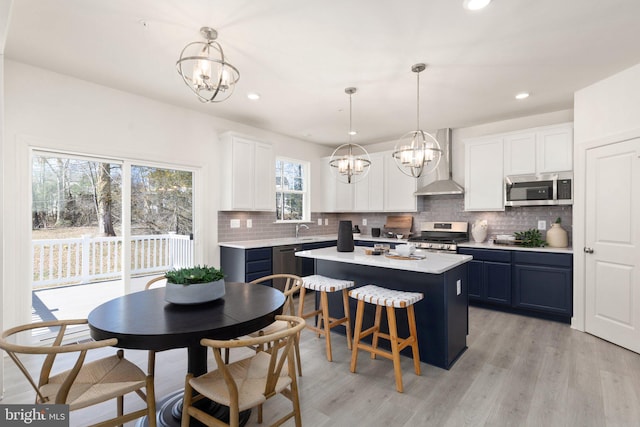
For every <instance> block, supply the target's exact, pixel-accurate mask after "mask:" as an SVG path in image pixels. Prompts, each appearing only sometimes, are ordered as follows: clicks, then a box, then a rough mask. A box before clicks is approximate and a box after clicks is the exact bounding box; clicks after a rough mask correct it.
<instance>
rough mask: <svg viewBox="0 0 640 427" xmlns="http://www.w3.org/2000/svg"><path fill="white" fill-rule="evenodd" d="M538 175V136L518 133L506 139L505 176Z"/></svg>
mask: <svg viewBox="0 0 640 427" xmlns="http://www.w3.org/2000/svg"><path fill="white" fill-rule="evenodd" d="M526 173H536V134H535V133H534V132H526V133H518V134H515V135H507V136H505V137H504V174H505V175H521V174H526Z"/></svg>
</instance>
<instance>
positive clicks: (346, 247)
mask: <svg viewBox="0 0 640 427" xmlns="http://www.w3.org/2000/svg"><path fill="white" fill-rule="evenodd" d="M338 252H353V231H352V228H351V221H340V223H339V224H338Z"/></svg>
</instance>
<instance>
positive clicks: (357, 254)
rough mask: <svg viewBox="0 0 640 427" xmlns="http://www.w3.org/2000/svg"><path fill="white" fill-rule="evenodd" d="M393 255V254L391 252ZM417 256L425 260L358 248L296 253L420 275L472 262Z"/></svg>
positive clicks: (450, 256)
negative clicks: (369, 253) (368, 253)
mask: <svg viewBox="0 0 640 427" xmlns="http://www.w3.org/2000/svg"><path fill="white" fill-rule="evenodd" d="M391 254H393V252H391ZM415 255H418V256H425V258H424V259H411V260H405V259H393V258H388V257H387V256H385V255H367V254H365V248H363V247H359V246H356V247H355V249H354V251H353V252H338V251H337V250H336V248H335V246H333V247H329V248H322V249H313V250H309V251H300V252H296V256H299V257H304V258H314V259H321V260H326V261H336V262H344V263H348V264H359V265H366V266H371V267H382V268H389V269H393V270H404V271H415V272H419V273H429V274H441V273H444V272H446V271H448V270H451V269H452V268H454V267H457V266H459V265H461V264H464V263H466V262H469V261H471V259H472V257H471V255H457V254H447V253H435V252H425V251H421V250H416V252H415Z"/></svg>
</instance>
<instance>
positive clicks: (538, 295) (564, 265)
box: [513, 253, 573, 317]
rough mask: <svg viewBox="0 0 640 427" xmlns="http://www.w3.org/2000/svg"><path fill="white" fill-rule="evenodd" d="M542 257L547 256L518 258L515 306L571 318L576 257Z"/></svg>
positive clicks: (525, 255)
mask: <svg viewBox="0 0 640 427" xmlns="http://www.w3.org/2000/svg"><path fill="white" fill-rule="evenodd" d="M541 255H545V256H544V257H536V256H535V255H534V256H532V255H531V254H529V253H524V255H520V253H516V254H515V255H514V265H513V281H514V300H513V306H514V307H517V308H525V309H529V310H536V311H540V312H544V313H549V314H557V315H564V316H567V317H571V316H572V315H573V269H572V263H573V257H572V255H570V254H541ZM549 255H552V256H549ZM538 262H540V263H538Z"/></svg>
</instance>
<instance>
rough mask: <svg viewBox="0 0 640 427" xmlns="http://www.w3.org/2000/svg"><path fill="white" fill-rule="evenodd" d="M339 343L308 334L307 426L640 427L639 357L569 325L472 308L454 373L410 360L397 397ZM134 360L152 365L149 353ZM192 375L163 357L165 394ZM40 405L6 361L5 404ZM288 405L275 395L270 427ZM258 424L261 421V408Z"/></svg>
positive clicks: (379, 374)
mask: <svg viewBox="0 0 640 427" xmlns="http://www.w3.org/2000/svg"><path fill="white" fill-rule="evenodd" d="M333 343H334V346H333V348H334V353H333V354H334V361H333V362H331V363H330V362H327V360H326V358H325V348H324V339H318V338H316V336H315V335H314V334H313V333H312V332H310V331H304V332H303V336H302V340H301V343H300V350H301V352H302V363H303V376H302V377H301V378H300V379H299V387H300V397H301V407H302V420H303V424H304V425H305V426H313V427H325V426H326V427H335V426H345V427H346V426H406V427H414V426H581V427H582V426H598V427H600V426H638V425H640V355H638V354H636V353H633V352H630V351H627V350H625V349H622V348H620V347H617V346H615V345H612V344H610V343H607V342H606V341H603V340H600V339H598V338H596V337H593V336H591V335H588V334H584V333H581V332H577V331H575V330H572V329H570V328H569V326H568V325H564V324H560V323H555V322H551V321H546V320H539V319H534V318H529V317H524V316H518V315H512V314H506V313H501V312H497V311H491V310H486V309H480V308H474V307H471V308H470V334H469V336H468V342H467V343H468V346H469V349H468V350H467V351H466V352H465V353H464V355H463V356H462V357H461V358H460V359H459V360H458V362H457V363H456V364H455V365H454V367H453V368H452V369H451V370H450V371H446V370H443V369H440V368H436V367H433V366H431V365H426V364H422V376H420V377H418V376H416V375H415V374H414V373H413V369H412V362H411V360H410V359H408V358H405V357H403V358H402V367H403V374H404V375H403V378H404V390H405V392H404V393H402V394H400V393H397V392H396V391H395V386H394V379H393V368H392V363H391V361H389V360H386V359H377V360H371V359H369V357H368V356H367V354H366V353H362V354H361V356H360V357H359V360H358V372H357V373H356V374H352V373H350V372H349V361H350V353H349V352H348V350H347V346H346V339H345V337H344V336H342V335H338V334H333ZM126 355H127V357H128V358H129V359H131V360H133V361H135V362H136V363H139V364H140V366H145V363H146V353H145V352H140V351H131V350H130V351H127V352H126ZM244 355H246V353H245V354H244ZM233 356H234V357H243V354H240V353H239V352H235V353H233ZM185 371H186V350H175V351H168V352H163V353H160V354H158V356H157V370H156V372H157V375H156V392H157V396H158V398H161V397H162V396H163V395H165V394H168V393H170V392H172V391H174V390H176V389H179V388H181V387H182V382H183V379H184V374H185ZM32 399H33V393H32V392H30V391H29V388H28V384H27V383H26V381H24V380H23V379H22V377H21V375H20V374H19V372H18V371H17V369H16V368H15V366H14V365H13V364H12V363H11V362H10V361H9V360H6V362H5V394H4V400H3V401H2V403H30V402H32ZM131 402H132V403H131V404H132V405H138V403H137V402H138V401H137V400H131ZM288 403H289V402H288V401H287V400H285V399H283V398H276V399H271V401H270V402H269V403H268V404H267V405H266V406H265V420H264V421H265V425H268V424H269V423H270V422H271V421H273V420H274V419H276V418H277V417H279V416H280V413H281V411H282V410H283V409H287V408H288ZM125 407H126V403H125ZM99 409H102V410H103V411H102V412H101V411H100V410H96V409H94V408H92V409H87V410H81V411H77V412H74V413H72V416H71V421H72V423H71V425H72V426H82V425H86V424H88V422H89V421H92V420H94V419H96V417H102V416H103V415H102V414H103V413H108V414H110V413H113V412H112V411H115V404H108V405H102V406H101V407H100V408H99ZM129 425H134V423H130V424H129ZM249 425H257V424H256V416H255V411H254V414H252V416H251V419H250V421H249ZM286 425H291V426H293V425H294V423H293V421H289V422H288V423H287V424H286Z"/></svg>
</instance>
